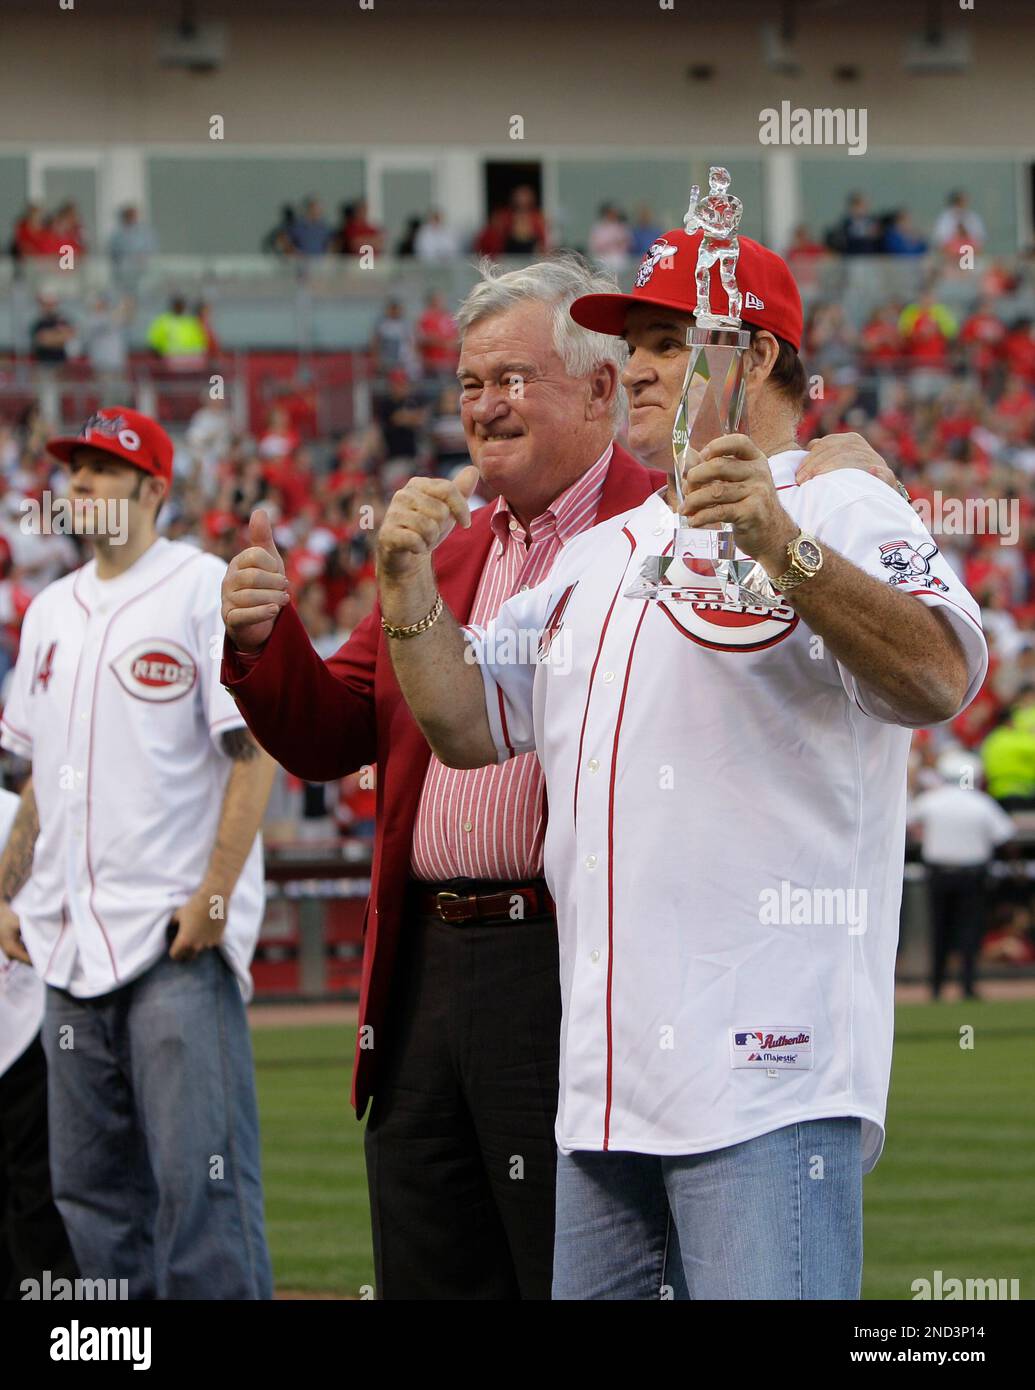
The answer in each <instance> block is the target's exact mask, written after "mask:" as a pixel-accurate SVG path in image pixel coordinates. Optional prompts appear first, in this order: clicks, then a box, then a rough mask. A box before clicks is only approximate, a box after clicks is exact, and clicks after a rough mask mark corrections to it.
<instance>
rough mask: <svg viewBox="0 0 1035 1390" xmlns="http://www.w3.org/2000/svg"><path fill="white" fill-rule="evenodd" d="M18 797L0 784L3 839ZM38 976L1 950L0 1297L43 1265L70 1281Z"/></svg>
mask: <svg viewBox="0 0 1035 1390" xmlns="http://www.w3.org/2000/svg"><path fill="white" fill-rule="evenodd" d="M20 805H21V802H20V800H19V798H18V797H17V796H15V794H14V792H9V791H6V790H4V789H0V845H6V843H7V839H8V836H9V835H10V833H11V827H12V826H13V825H14V820H15V816H16V815H17V813H18V807H19V806H20ZM43 989H44V987H43V981H42V980H41V979H40V977H39V976H38V975H37V974H36V972H35V970H33V968H32V966H30V965H25V964H23V963H22V962H21V961H17V960H8V958H7V957H6V956H5V955H4V954H3V952H2V951H0V1299H6V1298H19V1297H21V1294H22V1285H23V1281H25V1280H27V1279H32V1280H36V1281H37V1282H39V1283H42V1281H43V1279H44V1278H45V1274H44V1271H49V1272H50V1274H51V1275H52V1276H55V1277H57V1278H64V1279H74V1278H75V1274H76V1268H75V1261H74V1260H73V1258H72V1251H71V1249H70V1248H69V1244H68V1237H67V1235H66V1234H65V1228H64V1225H63V1224H62V1221H61V1216H60V1214H59V1212H58V1210H57V1207H55V1205H54V1198H53V1194H52V1193H51V1190H50V1163H49V1160H48V1157H47V1063H46V1060H45V1058H44V1056H43V1047H42V1045H41V1043H40V1025H41V1024H42V1022H43Z"/></svg>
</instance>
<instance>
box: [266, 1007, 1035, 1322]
mask: <svg viewBox="0 0 1035 1390" xmlns="http://www.w3.org/2000/svg"><path fill="white" fill-rule="evenodd" d="M965 1025H969V1026H970V1027H972V1028H973V1030H974V1046H973V1048H972V1049H964V1048H961V1047H960V1028H961V1027H962V1026H965ZM896 1031H897V1041H896V1046H895V1064H894V1070H893V1074H892V1082H891V1103H890V1107H889V1117H888V1135H889V1137H888V1142H887V1144H886V1146H885V1150H884V1156H883V1158H882V1159H881V1161H880V1163H879V1164H878V1166H877V1168H876V1170H875V1171H874V1173H873V1174H871V1176H870V1177H868V1178H867V1179H866V1183H865V1194H866V1268H865V1275H864V1282H863V1296H864V1297H865V1298H888V1299H909V1298H911V1297H912V1292H911V1289H910V1285H911V1283H912V1281H913V1280H914V1279H917V1278H927V1279H933V1277H934V1271H935V1270H936V1269H940V1270H941V1271H942V1273H943V1278H949V1277H951V1276H957V1277H960V1278H967V1277H970V1278H997V1279H998V1278H1007V1279H1019V1280H1020V1281H1021V1284H1020V1291H1021V1297H1022V1298H1025V1299H1030V1298H1031V1297H1032V1296H1033V1294H1035V1003H1030V1002H1021V1003H1012V1002H1011V1003H984V1002H979V1003H958V1004H957V1003H953V1004H941V1005H939V1006H934V1005H929V1004H906V1005H901V1006H900V1007H899V1009H898V1017H897V1024H896ZM253 1036H254V1043H255V1058H256V1066H257V1072H258V1079H259V1105H260V1111H261V1115H262V1128H263V1148H264V1175H265V1183H266V1209H267V1217H268V1227H269V1239H270V1246H271V1249H272V1254H273V1268H274V1273H275V1276H276V1282H277V1287H278V1289H285V1290H294V1291H303V1292H306V1293H313V1294H317V1293H322V1294H340V1295H344V1296H345V1297H353V1298H355V1297H359V1296H360V1294H361V1290H362V1288H363V1286H364V1285H371V1284H372V1283H373V1265H372V1260H371V1253H370V1225H369V1218H368V1212H367V1193H366V1176H365V1173H364V1168H363V1143H362V1129H361V1127H360V1126H359V1125H358V1124H357V1123H356V1120H355V1117H354V1116H353V1114H352V1111H351V1109H350V1108H349V1104H348V1092H349V1076H350V1067H351V1061H352V1048H353V1041H354V1032H353V1030H351V1029H348V1030H346V1029H342V1028H336V1027H312V1028H284V1029H275V1028H271V1029H260V1030H257V1031H256V1032H255V1034H254V1035H253Z"/></svg>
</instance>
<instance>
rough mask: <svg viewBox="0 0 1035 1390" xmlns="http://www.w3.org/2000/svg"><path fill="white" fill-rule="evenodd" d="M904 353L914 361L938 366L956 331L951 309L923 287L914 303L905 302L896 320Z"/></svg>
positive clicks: (944, 357) (957, 329)
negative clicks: (904, 349) (923, 289)
mask: <svg viewBox="0 0 1035 1390" xmlns="http://www.w3.org/2000/svg"><path fill="white" fill-rule="evenodd" d="M898 327H899V332H900V333H901V334H902V339H903V342H904V343H905V348H906V352H907V353H908V355H909V356H910V357H911V358H912V359H913V361H914V362H918V363H919V362H923V363H926V364H930V365H940V364H941V363H943V362H945V361H946V360H947V358H948V355H949V343H950V342H951V341H952V339H953V338H955V336H956V334H957V333H958V332H959V325H958V324H957V322H956V318H955V316H954V315H953V313H952V312H951V310H950V309H949V308H948V307H947V306H946V305H945V304H939V303H938V301H937V299H936V298H935V296H934V293H933V291H931V290H925V291H924V293H923V294H921V296H920V298H919V299H918V300H917V301H916V303H914V304H907V305H906V307H905V308H904V309H903V310H902V313H901V315H900V317H899V321H898Z"/></svg>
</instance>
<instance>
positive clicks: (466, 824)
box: [464, 820, 474, 831]
mask: <svg viewBox="0 0 1035 1390" xmlns="http://www.w3.org/2000/svg"><path fill="white" fill-rule="evenodd" d="M464 829H465V830H468V831H470V830H473V829H474V826H473V825H472V824H471V822H470V821H469V820H465V821H464Z"/></svg>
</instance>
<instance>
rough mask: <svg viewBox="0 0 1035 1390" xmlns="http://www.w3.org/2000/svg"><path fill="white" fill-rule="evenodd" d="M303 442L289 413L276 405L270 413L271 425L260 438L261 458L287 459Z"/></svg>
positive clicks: (281, 406)
mask: <svg viewBox="0 0 1035 1390" xmlns="http://www.w3.org/2000/svg"><path fill="white" fill-rule="evenodd" d="M301 442H302V441H301V439H300V438H299V435H298V431H297V430H296V429H295V428H294V427H293V425H292V424H291V417H290V415H289V414H288V412H287V411H286V410H285V409H284V407H283V405H279V404H278V405H275V406H274V407H273V408H272V410H271V411H270V418H269V423H268V424H267V426H266V428H265V430H264V431H263V432H262V434H261V435H260V436H259V457H260V458H263V459H268V460H279V459H283V458H287V457H289V456H290V455H291V454H293V453H294V452H295V450H296V449H297V448H298V446H299V444H300V443H301Z"/></svg>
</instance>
